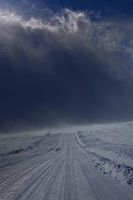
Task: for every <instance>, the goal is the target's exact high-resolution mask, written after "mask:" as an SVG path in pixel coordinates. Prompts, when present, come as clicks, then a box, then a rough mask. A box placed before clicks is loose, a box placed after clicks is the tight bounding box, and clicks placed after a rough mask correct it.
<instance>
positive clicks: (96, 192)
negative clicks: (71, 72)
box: [0, 122, 133, 200]
mask: <svg viewBox="0 0 133 200" xmlns="http://www.w3.org/2000/svg"><path fill="white" fill-rule="evenodd" d="M0 139H1V140H0V200H19V199H20V200H88V199H89V200H132V198H133V123H132V122H125V123H112V124H93V125H88V126H79V127H71V128H64V129H60V130H57V129H56V130H51V131H49V132H47V131H43V130H42V131H34V132H29V133H28V132H27V133H22V134H21V133H20V134H19V133H18V134H5V135H4V134H1V135H0Z"/></svg>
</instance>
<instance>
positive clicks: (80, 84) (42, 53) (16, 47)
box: [0, 10, 133, 129]
mask: <svg viewBox="0 0 133 200" xmlns="http://www.w3.org/2000/svg"><path fill="white" fill-rule="evenodd" d="M118 24H119V25H118ZM118 24H116V23H114V22H92V21H91V20H90V18H89V16H87V14H85V13H82V12H73V11H71V10H65V11H62V13H60V14H55V15H54V16H49V19H48V18H47V20H46V19H45V20H44V19H35V18H30V19H24V18H23V17H21V16H20V15H17V14H15V13H13V12H9V11H5V10H4V11H0V126H1V129H4V128H11V127H16V126H20V127H23V126H42V125H46V124H54V123H59V122H72V123H78V122H90V121H99V120H100V121H102V120H107V119H108V120H110V119H111V120H112V119H114V120H115V119H121V118H124V119H125V118H130V117H132V111H133V109H132V100H133V97H132V93H131V91H132V89H133V88H132V74H131V73H132V69H131V66H132V56H133V53H132V40H131V39H130V38H126V32H123V31H122V30H123V25H121V24H120V23H118ZM130 24H131V22H130V23H129V24H128V29H130V26H131V25H130ZM125 26H126V27H127V25H125ZM125 26H124V28H125ZM126 29H127V28H126ZM125 38H126V39H125ZM124 39H125V40H126V42H127V41H128V42H127V43H128V45H127V44H126V43H125V42H124ZM122 45H123V46H122ZM121 55H123V56H122V58H120V57H121ZM127 59H128V62H127ZM125 65H126V66H125Z"/></svg>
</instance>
